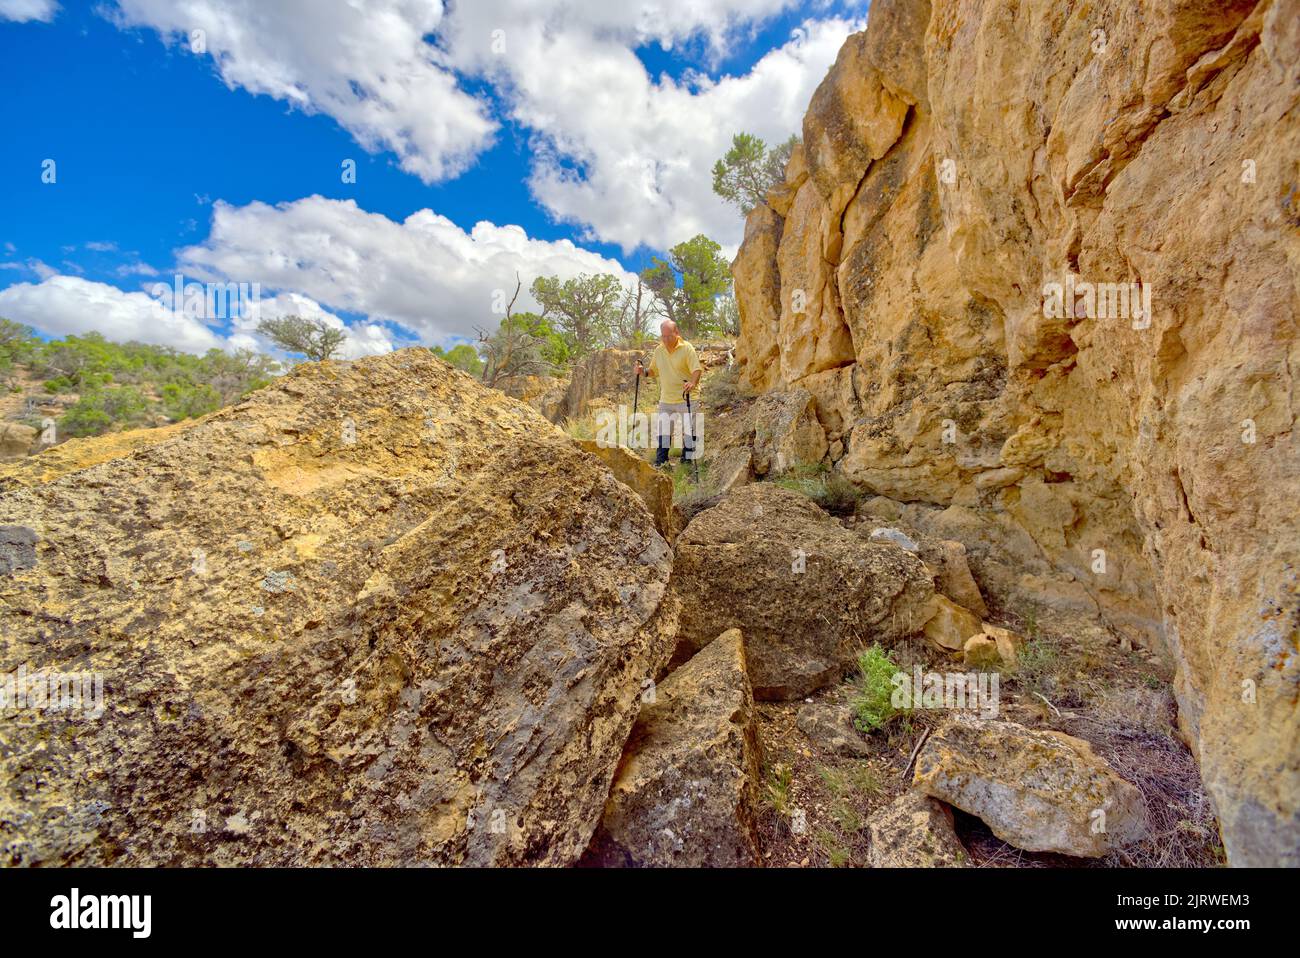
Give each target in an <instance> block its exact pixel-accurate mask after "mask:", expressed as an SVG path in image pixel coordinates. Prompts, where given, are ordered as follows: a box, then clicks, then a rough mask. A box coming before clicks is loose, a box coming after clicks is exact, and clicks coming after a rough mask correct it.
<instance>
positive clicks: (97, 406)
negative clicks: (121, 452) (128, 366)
mask: <svg viewBox="0 0 1300 958" xmlns="http://www.w3.org/2000/svg"><path fill="white" fill-rule="evenodd" d="M148 409H149V401H148V400H147V399H145V397H144V396H143V395H141V394H140V391H139V390H138V389H136V388H135V387H134V386H118V387H116V388H115V389H93V390H91V391H89V392H86V393H83V394H82V396H81V398H80V399H78V400H77V401H76V402H75V403H73V404H72V406H71V407H70V408H69V409H68V411H67V412H66V413H64V414H63V415H62V416H61V417H60V418H59V431H60V434H61V435H64V436H98V435H100V434H101V433H104V432H107V431H108V430H109V429H110V428H113V427H115V426H117V427H130V426H135V425H139V424H140V423H141V422H142V421H143V420H144V418H145V414H146V413H147V412H148Z"/></svg>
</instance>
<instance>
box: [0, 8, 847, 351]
mask: <svg viewBox="0 0 1300 958" xmlns="http://www.w3.org/2000/svg"><path fill="white" fill-rule="evenodd" d="M293 2H301V0H265V3H263V4H261V5H260V6H261V7H263V8H265V7H267V6H276V5H277V3H279V4H285V3H287V4H289V5H290V6H292V5H293ZM372 2H373V3H374V5H375V7H376V8H384V7H392V8H393V9H392V10H391V11H387V12H390V13H393V15H394V16H398V15H402V14H404V13H405V11H406V10H407V9H408V8H409V7H411V6H412V4H410V3H403V2H402V0H372ZM174 6H177V5H175V4H168V3H166V2H164V0H120V5H119V4H114V3H94V4H92V3H78V2H62V3H59V4H58V5H57V6H53V5H51V4H50V3H49V0H0V84H3V87H2V88H3V89H4V90H5V91H6V96H5V99H4V105H3V107H0V111H3V115H2V117H0V118H2V119H3V123H4V129H5V130H6V131H7V134H8V135H7V137H6V148H5V149H4V150H3V151H0V315H6V316H9V317H10V318H14V319H18V320H20V321H23V322H28V323H30V324H32V325H34V326H36V327H37V328H38V330H39V331H41V332H42V333H44V334H47V335H59V334H65V333H68V332H84V331H86V330H88V329H93V328H103V329H104V331H105V332H106V334H108V335H110V336H113V337H114V338H123V337H127V336H138V337H139V338H143V339H148V340H150V341H158V342H165V343H169V344H172V345H176V346H178V348H189V349H201V348H205V347H207V346H211V345H221V346H228V345H256V346H259V348H260V347H263V346H264V345H265V344H264V343H261V342H260V341H258V338H257V336H256V334H255V333H254V332H253V331H251V330H248V329H242V330H240V329H236V328H234V326H232V324H231V323H230V322H228V321H219V320H214V319H212V318H208V319H207V320H206V321H205V322H204V323H203V325H204V326H206V327H207V328H206V329H202V328H198V327H194V328H184V329H182V328H179V327H176V328H173V326H171V325H168V324H162V325H161V326H160V325H159V324H157V323H156V322H153V321H152V320H151V318H150V316H149V315H148V313H147V312H145V311H144V310H143V309H142V308H141V307H142V300H141V299H139V298H137V297H133V296H132V295H131V294H135V293H139V292H140V291H142V290H145V291H147V290H148V289H149V288H150V287H151V286H152V284H154V283H156V282H158V281H159V280H160V279H161V280H162V281H165V282H170V279H171V276H172V274H173V273H174V272H175V271H177V270H178V269H179V270H180V271H181V272H182V273H183V274H185V275H186V277H187V279H189V278H194V279H198V280H200V281H203V280H205V279H206V280H214V279H215V280H218V281H220V280H231V281H240V282H244V281H247V282H259V283H260V284H261V287H262V295H263V297H264V298H266V297H268V296H270V295H274V294H278V293H283V294H286V295H288V296H291V297H292V298H291V299H289V300H284V301H282V302H281V303H280V304H279V305H280V306H282V307H284V308H285V309H289V308H292V309H293V311H299V312H312V311H319V314H320V315H323V316H327V317H330V318H331V321H334V320H335V319H337V320H338V321H341V322H343V323H345V324H346V325H348V326H349V327H350V328H353V329H355V330H356V331H357V335H356V336H355V337H354V342H352V343H350V346H351V351H352V352H353V353H355V354H362V353H365V352H375V351H382V350H383V349H386V348H391V347H392V346H394V345H402V344H404V343H407V342H413V341H423V342H453V341H456V340H458V339H461V338H464V337H466V336H468V335H471V330H472V327H473V326H474V325H476V324H479V325H482V324H486V323H489V322H490V321H491V316H490V312H489V311H488V309H487V308H486V307H485V305H484V304H485V302H486V297H487V294H488V292H489V291H490V290H492V289H496V288H499V287H500V286H501V285H502V284H503V283H506V284H512V281H511V280H510V276H511V275H512V274H513V273H514V272H516V271H518V272H519V273H520V275H521V278H522V279H523V280H524V283H525V285H527V283H528V282H529V281H530V280H531V279H532V278H533V276H535V275H538V274H540V273H560V274H562V275H565V274H567V275H572V274H575V273H577V272H595V271H598V270H600V269H609V270H612V271H618V270H619V269H620V268H622V269H627V270H636V269H638V268H640V267H641V266H643V265H644V264H645V263H646V262H647V261H648V259H649V256H650V255H651V254H652V253H657V252H661V251H662V250H663V249H664V248H666V246H668V245H670V244H671V243H672V242H677V241H680V240H683V239H687V238H689V236H690V235H693V234H694V233H695V232H706V233H708V234H709V235H711V236H713V237H714V238H715V239H717V240H718V241H719V242H722V243H723V244H724V246H725V247H727V248H728V249H734V247H735V244H736V243H738V241H739V236H740V229H741V223H740V219H739V216H738V214H736V213H735V212H734V211H731V210H728V209H727V208H726V207H724V206H723V205H722V204H721V203H720V202H718V201H717V200H716V198H714V197H712V196H711V194H710V193H709V191H708V190H707V182H708V168H707V166H708V162H710V160H711V158H716V155H719V154H720V153H721V152H722V149H725V144H726V141H727V140H728V139H729V137H730V135H731V133H733V132H736V131H737V130H739V129H750V130H755V131H756V132H759V133H760V135H767V136H769V137H770V138H772V139H775V138H777V137H780V136H784V135H788V133H789V132H794V131H795V130H797V128H798V121H799V117H800V116H801V113H802V107H803V106H806V103H807V96H808V95H809V94H810V93H811V90H812V89H813V88H815V85H816V82H817V81H818V80H819V79H820V77H821V76H822V75H824V73H825V69H826V67H827V66H828V65H829V62H830V61H831V59H833V56H834V53H835V51H836V50H837V49H838V46H839V44H840V42H842V39H843V37H844V36H845V35H847V33H848V32H850V30H851V29H852V28H853V26H855V25H858V26H860V23H856V24H855V23H854V22H853V21H852V18H853V17H860V16H862V10H861V9H860V7H859V5H849V6H847V7H845V6H839V5H835V6H824V5H821V4H815V5H812V6H811V7H801V6H799V5H797V4H795V5H785V4H782V3H781V2H780V0H756V2H755V3H754V4H751V5H749V6H752V7H754V9H753V10H752V11H751V10H748V9H747V4H746V3H745V2H743V0H720V2H719V3H718V9H717V10H715V11H712V12H709V11H705V12H704V13H698V14H694V16H695V17H696V19H695V20H694V21H692V20H690V19H686V20H685V21H684V22H682V23H673V24H672V26H669V27H662V26H659V27H656V26H654V25H651V26H650V27H649V29H647V28H646V26H645V24H644V23H641V24H631V25H626V24H620V23H619V22H617V20H614V21H612V22H611V21H610V20H609V19H608V17H609V15H608V14H607V13H606V14H600V13H595V14H593V15H592V21H591V22H586V21H583V20H582V19H581V18H577V17H574V16H573V14H572V10H571V9H565V8H563V7H561V8H560V12H559V13H557V14H554V15H552V17H551V19H549V20H546V21H539V22H538V24H537V25H536V26H535V27H533V28H530V29H526V30H525V29H524V28H523V27H520V26H514V25H515V24H517V21H518V14H517V13H515V12H513V11H511V10H509V9H506V7H508V6H509V0H505V2H504V3H503V8H502V9H501V10H498V11H493V12H491V13H489V12H484V10H483V8H485V7H487V6H491V5H490V4H482V5H480V6H479V8H477V9H475V11H474V13H473V14H472V15H474V16H479V17H480V18H484V19H481V21H480V22H476V23H469V22H465V23H457V22H455V21H454V20H453V19H452V18H451V16H450V15H441V16H440V15H439V14H438V12H437V5H436V4H432V5H431V6H432V9H431V11H429V13H428V16H429V19H428V20H426V21H425V22H423V23H410V24H407V23H402V22H400V21H396V22H394V25H392V26H389V27H385V28H384V32H380V33H376V32H375V31H376V30H377V29H378V28H376V27H374V26H373V23H374V22H375V21H374V20H373V19H372V20H371V21H369V22H367V21H354V20H351V19H349V8H347V7H346V5H342V6H339V5H337V4H333V3H327V2H323V0H320V2H318V3H317V5H316V6H315V7H313V8H311V13H312V15H308V16H304V15H302V14H301V12H298V13H296V14H295V13H294V12H291V11H285V12H284V16H283V17H282V18H279V19H277V16H276V15H275V14H272V15H271V16H269V17H267V16H266V15H265V14H264V13H259V12H258V7H259V5H258V4H253V3H250V2H249V0H200V2H199V4H198V6H199V7H201V8H206V9H205V10H203V11H202V12H201V13H200V14H199V15H198V16H197V17H195V18H194V22H195V23H198V24H200V27H198V28H196V29H200V30H202V33H201V35H200V36H201V39H200V42H199V44H198V47H197V52H196V50H194V49H192V48H191V46H192V35H191V33H190V29H189V26H188V24H184V23H180V22H179V21H177V20H175V19H174V16H175V14H174V11H172V10H170V9H169V7H174ZM332 6H339V9H338V10H337V12H333V13H331V16H334V17H335V19H334V20H332V21H330V20H329V17H319V18H318V17H316V16H315V14H316V13H317V12H319V11H321V10H323V9H324V8H326V7H332ZM544 6H545V4H544V3H539V2H534V3H533V4H532V6H531V8H529V9H530V10H536V9H538V8H540V7H544ZM606 6H608V4H606ZM703 6H705V7H707V6H708V5H707V4H704V5H703ZM594 9H595V8H594ZM33 12H35V13H37V14H38V15H40V14H44V15H45V16H46V19H39V18H37V19H26V20H23V21H21V22H20V21H15V20H13V19H6V14H7V15H8V16H9V17H13V16H15V15H18V16H24V15H26V16H30V15H31V14H32V13H33ZM493 13H495V16H493ZM539 15H545V14H544V12H543V13H542V14H539ZM205 16H206V19H205ZM239 16H247V17H250V18H252V19H250V21H249V23H247V24H245V25H244V35H248V34H252V35H253V36H255V37H257V38H259V39H258V40H257V41H256V42H257V43H258V44H260V48H259V49H250V48H249V47H248V45H247V42H246V41H245V40H244V39H242V38H241V35H240V33H239V32H238V31H235V32H232V33H230V34H229V35H226V34H223V32H222V29H223V24H224V25H229V24H230V23H231V21H232V19H237V18H238V17H239ZM465 16H466V17H469V16H471V14H468V13H467V14H465ZM600 16H605V17H606V20H605V21H603V22H597V19H598V18H599V17H600ZM665 16H667V17H671V16H672V11H667V12H666V13H665ZM317 19H319V20H320V21H321V22H320V28H319V29H320V34H321V36H322V39H321V40H320V41H319V45H320V49H319V50H318V51H312V50H311V49H308V50H307V52H303V53H299V52H298V50H300V49H301V48H303V47H307V48H310V47H311V45H312V43H314V42H316V41H314V40H312V39H311V37H310V33H311V31H312V29H313V28H312V23H311V21H313V20H317ZM304 20H306V21H307V22H304ZM327 21H328V22H327ZM434 22H436V24H437V26H436V29H434V30H433V31H432V32H430V33H426V34H422V33H421V31H422V30H423V28H424V27H427V26H428V25H429V24H431V23H434ZM497 22H499V23H501V24H505V26H503V27H501V28H495V29H499V30H500V31H501V38H502V40H501V42H502V44H503V46H504V56H502V57H498V58H497V59H496V60H491V59H487V58H486V54H485V51H484V50H483V49H482V44H479V43H478V39H477V38H479V37H486V36H493V37H495V36H496V34H495V33H494V32H493V30H494V27H493V24H494V23H497ZM331 24H332V25H331ZM349 30H354V31H356V37H355V39H348V33H347V31H349ZM277 31H279V32H280V33H282V34H283V35H277ZM304 31H307V34H306V35H307V37H308V38H307V40H306V41H304V40H303V37H304V35H305V34H304ZM327 31H328V32H329V34H330V38H329V39H326V38H325V37H324V34H325V33H326V32H327ZM340 36H342V37H343V38H344V40H346V41H347V42H343V41H338V42H337V43H336V42H335V39H334V38H337V37H340ZM544 37H545V39H543V38H544ZM665 37H666V39H665ZM665 44H668V45H670V49H664V46H665ZM294 45H296V46H294ZM435 45H436V46H435ZM354 48H355V49H360V50H364V55H358V57H357V60H356V62H355V63H351V64H350V63H349V62H347V57H348V56H349V55H350V54H351V51H352V50H353V49H354ZM389 49H392V50H393V51H395V52H394V62H393V63H392V64H391V65H388V64H384V63H382V62H376V61H381V60H382V58H383V57H384V56H385V55H387V52H388V50H389ZM281 51H289V52H288V53H287V54H285V56H284V57H283V58H282V57H281ZM566 54H567V56H566ZM295 58H297V60H296V61H295ZM633 58H635V59H633ZM567 60H578V61H579V62H578V63H577V64H576V65H570V64H569V63H568V62H567ZM500 64H504V66H502V65H500ZM403 73H404V74H405V75H406V76H407V77H408V79H406V80H400V79H399V80H394V79H393V77H394V76H395V75H398V74H403ZM587 73H589V74H590V75H591V76H592V77H597V76H602V77H604V79H603V80H602V81H600V82H598V83H595V84H593V85H592V88H591V89H585V88H584V87H583V82H584V81H583V79H582V78H583V76H584V75H585V74H587ZM439 84H441V86H439ZM282 87H287V88H289V92H288V93H284V92H283V90H282V89H281V88H282ZM624 90H625V91H626V95H625V96H624V95H623V91H624ZM773 90H778V91H780V92H781V94H782V96H781V97H780V98H778V99H784V100H787V101H788V102H786V103H784V105H781V104H775V105H774V103H773V100H774V97H773V92H772V91H773ZM602 96H603V97H604V98H605V102H603V103H600V104H599V105H596V106H594V107H593V106H592V104H593V102H594V101H595V100H597V99H598V98H600V97H602ZM623 100H626V111H627V112H626V114H624V113H623V110H624V106H623ZM376 105H377V109H376ZM589 107H590V108H589ZM376 114H377V115H378V118H377V119H375V118H374V117H375V115H376ZM443 117H447V119H445V120H444V119H442V118H443ZM431 118H432V119H431ZM422 125H423V126H422ZM488 127H490V130H488V129H487V128H488ZM764 127H766V129H763V128H764ZM412 131H414V132H412ZM701 139H704V140H708V141H710V143H709V144H707V147H708V148H705V146H706V144H700V143H699V142H698V141H699V140H701ZM690 151H694V152H690ZM47 159H53V160H54V161H55V163H56V164H57V165H56V168H55V174H56V182H54V183H52V184H51V183H44V182H42V163H43V162H44V161H45V160H47ZM347 159H351V160H354V161H355V163H356V182H355V183H346V182H343V180H342V177H341V164H342V163H343V161H344V160H347ZM629 164H632V166H629ZM636 164H639V165H640V168H643V169H651V170H654V171H656V172H655V173H654V174H646V176H647V177H649V179H648V180H647V181H646V182H645V183H639V182H638V183H635V184H633V185H632V187H631V188H629V186H628V183H627V179H626V173H625V170H626V169H628V168H636V167H635V165H636ZM453 167H454V169H452V168H453ZM449 169H450V170H451V171H450V172H448V170H449ZM539 171H540V172H539ZM633 175H634V177H636V176H639V174H633ZM683 186H684V187H685V188H683ZM701 187H702V188H701ZM422 210H427V211H431V212H430V214H428V216H427V217H425V218H421V219H420V222H418V223H409V222H408V221H407V218H408V217H411V216H412V214H417V213H418V212H419V211H422ZM218 218H219V219H220V223H218V222H216V220H217V219H218ZM480 223H483V224H485V225H486V227H487V228H486V229H483V230H481V231H476V230H475V226H476V224H480ZM507 226H513V227H519V228H521V229H522V236H521V235H520V234H519V232H518V231H511V232H507V231H504V228H505V227H507ZM304 236H315V237H317V242H316V243H315V245H314V246H311V247H310V248H306V249H303V248H299V246H300V244H305V243H306V240H305V239H304ZM566 241H567V242H566ZM321 243H324V244H326V245H328V247H329V248H328V250H327V251H324V255H323V256H321V255H320V254H321V253H322V250H321V248H320V244H321ZM570 243H571V244H573V245H572V246H569V245H568V244H570ZM350 244H351V245H350ZM186 251H190V252H186ZM340 264H345V265H343V266H341V265H340ZM426 265H427V270H428V273H429V274H430V275H429V276H427V277H425V276H422V275H421V272H422V270H423V269H424V268H425V266H426ZM344 274H346V275H344ZM300 307H301V308H300ZM15 313H18V314H20V315H15ZM83 314H91V315H83ZM95 315H102V316H105V317H111V321H109V320H107V319H106V320H105V322H104V323H103V324H100V325H96V322H95V321H94V316H95Z"/></svg>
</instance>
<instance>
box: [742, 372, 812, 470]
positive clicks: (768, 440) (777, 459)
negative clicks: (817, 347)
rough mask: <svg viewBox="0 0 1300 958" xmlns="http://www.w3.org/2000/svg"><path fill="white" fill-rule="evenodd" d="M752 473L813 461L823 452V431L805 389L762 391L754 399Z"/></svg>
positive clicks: (810, 463) (809, 394) (810, 396)
mask: <svg viewBox="0 0 1300 958" xmlns="http://www.w3.org/2000/svg"><path fill="white" fill-rule="evenodd" d="M751 414H752V415H753V417H754V452H753V468H754V475H756V476H766V475H767V474H768V473H772V474H773V475H777V474H780V473H783V472H785V471H787V470H788V469H792V468H794V467H795V466H797V465H816V464H817V463H819V462H821V461H822V459H823V457H825V455H826V450H827V443H826V431H825V430H824V429H823V428H822V425H821V423H820V422H818V420H817V412H816V409H815V407H814V404H813V398H812V394H811V393H809V392H808V390H806V389H783V390H777V391H774V392H769V393H764V394H763V395H762V396H760V397H759V398H758V400H757V401H756V402H755V403H754V405H753V407H752V409H751Z"/></svg>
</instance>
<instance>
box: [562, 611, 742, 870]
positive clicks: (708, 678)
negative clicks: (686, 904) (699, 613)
mask: <svg viewBox="0 0 1300 958" xmlns="http://www.w3.org/2000/svg"><path fill="white" fill-rule="evenodd" d="M760 761H761V759H760V753H759V743H758V731H757V724H756V716H755V712H754V698H753V694H752V693H751V691H750V687H749V678H748V676H747V675H746V672H745V646H744V642H743V641H742V639H741V635H740V632H739V631H737V630H735V629H731V630H729V631H727V632H724V633H723V634H722V635H720V636H718V637H717V638H716V639H714V640H713V641H712V642H710V643H709V644H708V645H706V646H705V647H704V648H703V649H701V650H700V651H699V652H697V653H696V654H695V655H694V657H692V658H691V659H690V661H688V662H686V663H685V664H684V665H682V666H681V667H680V668H678V669H677V670H676V671H674V672H673V673H672V674H670V675H669V676H668V678H667V679H665V680H664V681H663V682H661V683H659V685H658V686H657V687H656V688H655V689H654V691H653V697H652V700H651V701H647V702H646V704H645V705H643V706H642V708H641V714H640V717H639V718H638V719H637V722H636V725H635V727H634V728H633V730H632V734H631V736H630V738H629V739H628V743H627V753H626V754H625V755H624V757H623V761H622V763H621V764H620V765H619V768H618V774H617V776H616V777H615V779H614V785H613V788H612V789H611V791H610V795H609V801H608V802H607V803H606V805H605V812H604V815H603V817H602V818H601V821H600V826H599V828H597V830H596V834H595V837H594V838H593V840H592V844H591V848H590V850H589V851H588V853H587V855H586V856H585V857H584V859H583V864H587V865H599V866H605V867H627V866H638V867H665V866H675V867H694V868H698V867H706V866H715V867H731V868H734V867H738V866H756V865H761V864H762V857H761V854H760V851H759V839H758V807H757V806H758V786H759V768H760Z"/></svg>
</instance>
